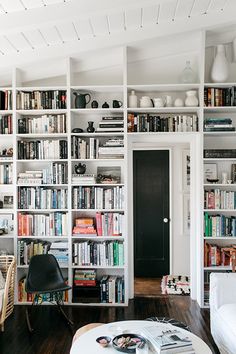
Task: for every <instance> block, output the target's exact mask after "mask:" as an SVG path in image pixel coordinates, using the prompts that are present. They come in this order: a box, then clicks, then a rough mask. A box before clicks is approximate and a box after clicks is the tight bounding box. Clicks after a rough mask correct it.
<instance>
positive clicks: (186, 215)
mask: <svg viewBox="0 0 236 354" xmlns="http://www.w3.org/2000/svg"><path fill="white" fill-rule="evenodd" d="M190 223H191V215H190V195H189V194H184V196H183V234H184V235H185V236H190Z"/></svg>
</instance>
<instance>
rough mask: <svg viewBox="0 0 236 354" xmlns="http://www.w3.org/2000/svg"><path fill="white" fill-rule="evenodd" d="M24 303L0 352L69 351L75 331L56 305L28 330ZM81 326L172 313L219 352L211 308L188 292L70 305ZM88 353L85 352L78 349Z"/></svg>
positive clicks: (9, 324)
mask: <svg viewBox="0 0 236 354" xmlns="http://www.w3.org/2000/svg"><path fill="white" fill-rule="evenodd" d="M24 310H25V309H24V306H16V307H15V311H14V314H13V315H12V316H11V317H10V318H9V319H8V320H7V322H6V326H5V332H4V333H1V334H0V354H68V353H69V351H70V346H71V340H72V334H71V333H70V331H69V329H68V328H67V326H66V325H65V323H64V321H63V319H61V317H60V315H59V314H58V312H57V310H56V308H53V307H52V306H41V307H39V308H37V309H36V311H37V313H35V316H34V318H35V328H36V332H35V333H34V334H33V335H32V336H30V335H29V334H28V332H27V328H26V323H25V317H24ZM66 311H67V312H68V313H69V315H70V316H71V318H72V319H73V321H74V323H75V328H74V330H76V329H77V328H79V327H81V326H83V325H85V324H87V323H89V322H112V321H119V320H133V319H145V318H147V317H149V316H168V317H172V318H175V319H178V320H180V321H183V322H185V323H186V324H188V325H189V326H190V327H191V330H192V332H193V333H195V334H196V335H198V336H200V337H201V338H202V339H203V340H204V341H205V342H206V343H207V344H208V345H209V346H210V347H211V348H212V352H213V353H214V354H218V353H219V352H218V351H217V348H216V346H215V344H214V342H213V340H212V337H211V335H210V332H209V311H208V310H206V309H204V310H202V309H200V308H199V306H198V305H197V304H196V302H194V301H191V300H190V298H189V297H187V296H183V297H182V296H169V297H168V296H162V297H155V298H141V297H137V298H135V299H134V300H131V301H130V303H129V306H128V307H125V308H117V307H116V308H114V307H113V308H107V307H104V308H101V307H97V308H95V307H66ZM78 354H85V353H78Z"/></svg>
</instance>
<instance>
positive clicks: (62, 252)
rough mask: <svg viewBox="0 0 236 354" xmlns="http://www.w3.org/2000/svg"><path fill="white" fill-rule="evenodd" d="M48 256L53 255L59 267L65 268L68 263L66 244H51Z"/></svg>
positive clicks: (56, 242)
mask: <svg viewBox="0 0 236 354" xmlns="http://www.w3.org/2000/svg"><path fill="white" fill-rule="evenodd" d="M48 254H53V256H54V257H55V258H56V260H57V262H58V264H59V265H60V266H67V265H68V262H69V255H68V242H61V241H55V242H52V243H51V245H50V249H49V251H48Z"/></svg>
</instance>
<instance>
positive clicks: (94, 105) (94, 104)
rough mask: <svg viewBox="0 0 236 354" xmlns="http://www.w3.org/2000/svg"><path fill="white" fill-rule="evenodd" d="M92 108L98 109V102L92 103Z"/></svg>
mask: <svg viewBox="0 0 236 354" xmlns="http://www.w3.org/2000/svg"><path fill="white" fill-rule="evenodd" d="M91 107H92V108H98V101H95V100H94V101H93V102H92V103H91Z"/></svg>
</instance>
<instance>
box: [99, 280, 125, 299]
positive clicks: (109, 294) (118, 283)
mask: <svg viewBox="0 0 236 354" xmlns="http://www.w3.org/2000/svg"><path fill="white" fill-rule="evenodd" d="M100 301H101V302H102V303H111V304H114V303H119V304H120V303H124V302H125V285H124V277H120V276H117V275H104V276H103V277H102V278H101V280H100Z"/></svg>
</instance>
